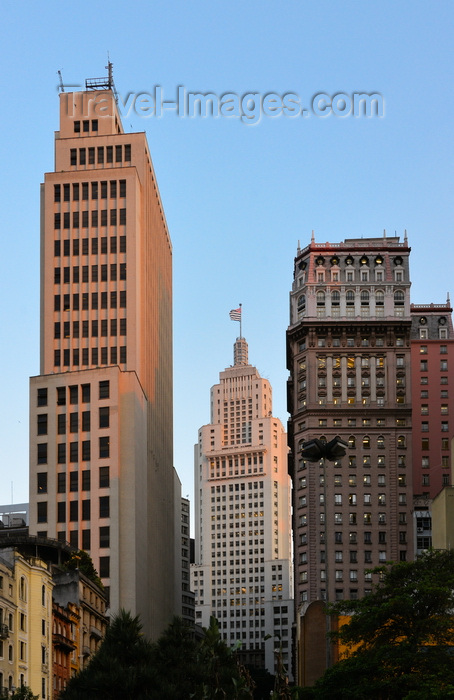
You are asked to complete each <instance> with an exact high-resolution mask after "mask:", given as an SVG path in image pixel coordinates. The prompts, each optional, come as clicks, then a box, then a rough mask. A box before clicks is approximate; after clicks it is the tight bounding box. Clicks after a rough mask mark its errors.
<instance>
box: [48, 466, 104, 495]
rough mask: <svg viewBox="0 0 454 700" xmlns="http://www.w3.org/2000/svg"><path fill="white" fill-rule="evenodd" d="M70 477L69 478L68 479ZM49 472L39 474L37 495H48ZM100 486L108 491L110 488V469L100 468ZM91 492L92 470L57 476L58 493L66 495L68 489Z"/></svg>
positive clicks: (60, 473)
mask: <svg viewBox="0 0 454 700" xmlns="http://www.w3.org/2000/svg"><path fill="white" fill-rule="evenodd" d="M67 476H68V478H67ZM47 478H48V475H47V472H38V474H37V475H36V489H37V493H47ZM98 486H99V488H100V489H106V488H109V486H110V467H99V469H98ZM79 487H80V490H81V491H90V490H91V470H90V469H83V470H82V471H73V472H69V474H68V475H67V474H66V472H58V474H57V493H66V490H67V488H68V490H69V491H71V492H77V491H79Z"/></svg>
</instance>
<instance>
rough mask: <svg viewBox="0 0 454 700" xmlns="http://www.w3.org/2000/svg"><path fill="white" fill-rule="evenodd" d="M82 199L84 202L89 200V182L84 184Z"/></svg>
mask: <svg viewBox="0 0 454 700" xmlns="http://www.w3.org/2000/svg"><path fill="white" fill-rule="evenodd" d="M82 199H83V201H84V202H86V201H87V200H88V182H83V183H82Z"/></svg>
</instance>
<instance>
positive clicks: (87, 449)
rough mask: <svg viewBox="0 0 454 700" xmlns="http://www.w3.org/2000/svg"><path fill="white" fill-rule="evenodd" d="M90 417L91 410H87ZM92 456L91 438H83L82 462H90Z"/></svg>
mask: <svg viewBox="0 0 454 700" xmlns="http://www.w3.org/2000/svg"><path fill="white" fill-rule="evenodd" d="M87 413H88V414H89V415H88V418H90V411H87ZM90 457H91V444H90V440H82V462H89V461H90Z"/></svg>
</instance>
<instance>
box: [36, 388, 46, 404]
mask: <svg viewBox="0 0 454 700" xmlns="http://www.w3.org/2000/svg"><path fill="white" fill-rule="evenodd" d="M36 405H37V406H47V389H44V388H43V389H38V391H37V396H36Z"/></svg>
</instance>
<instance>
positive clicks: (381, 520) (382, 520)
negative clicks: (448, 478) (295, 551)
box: [299, 493, 407, 527]
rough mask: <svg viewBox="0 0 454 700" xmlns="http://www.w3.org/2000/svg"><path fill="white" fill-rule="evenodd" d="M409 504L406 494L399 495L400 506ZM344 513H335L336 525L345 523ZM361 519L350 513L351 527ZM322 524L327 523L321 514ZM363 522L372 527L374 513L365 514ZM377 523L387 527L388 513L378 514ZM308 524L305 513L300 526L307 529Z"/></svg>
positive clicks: (301, 516) (300, 520)
mask: <svg viewBox="0 0 454 700" xmlns="http://www.w3.org/2000/svg"><path fill="white" fill-rule="evenodd" d="M406 503H407V495H406V494H405V493H400V494H399V505H406ZM343 517H344V515H343V513H334V519H333V520H334V523H335V524H336V525H340V524H342V522H343ZM359 520H360V518H358V516H357V514H356V513H349V516H348V522H349V524H350V525H357V524H358V523H359ZM320 522H322V523H324V522H325V514H324V513H320ZM363 522H364V524H365V525H370V524H371V523H372V513H364V514H363ZM377 522H378V524H379V525H385V524H386V513H378V518H377ZM307 524H308V522H307V515H306V514H305V513H303V515H300V516H299V525H300V527H305V526H306V525H307Z"/></svg>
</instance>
